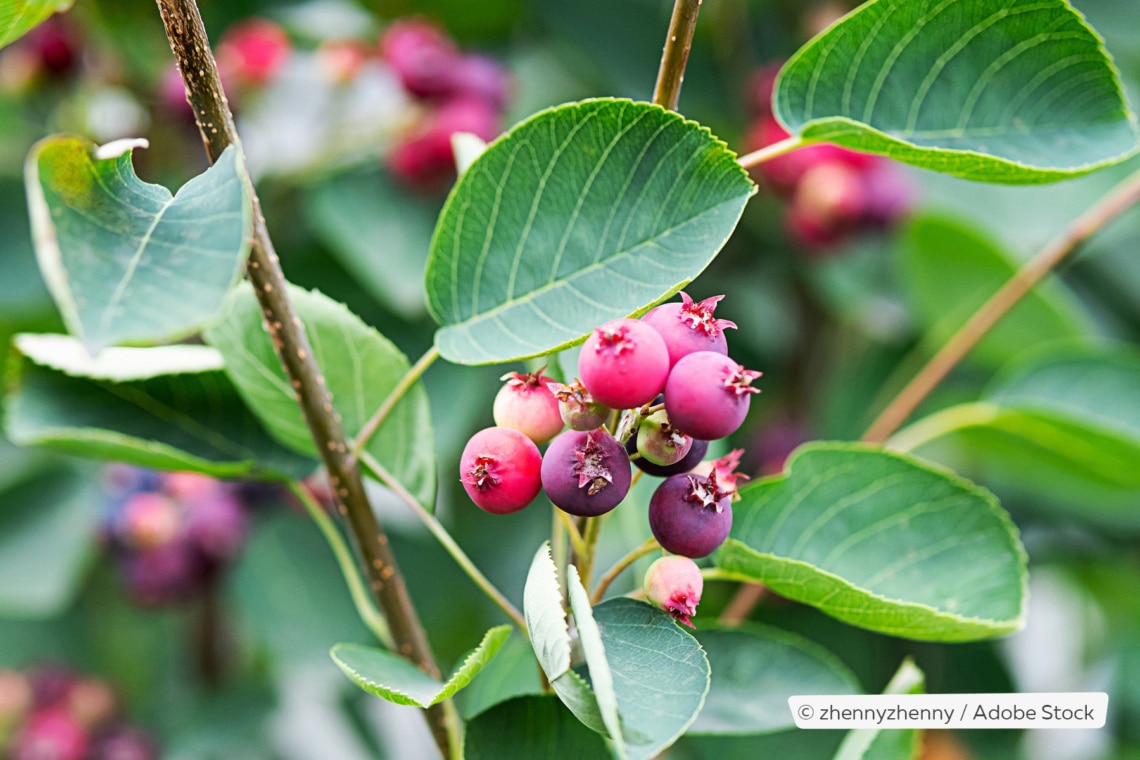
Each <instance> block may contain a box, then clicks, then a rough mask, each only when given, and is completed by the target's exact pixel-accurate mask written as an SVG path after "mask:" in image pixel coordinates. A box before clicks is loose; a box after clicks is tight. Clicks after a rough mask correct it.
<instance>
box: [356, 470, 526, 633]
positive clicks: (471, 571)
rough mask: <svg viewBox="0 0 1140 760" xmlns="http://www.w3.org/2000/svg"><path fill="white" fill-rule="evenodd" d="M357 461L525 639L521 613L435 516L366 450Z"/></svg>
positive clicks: (524, 626) (524, 625) (524, 624)
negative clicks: (432, 538) (413, 518)
mask: <svg viewBox="0 0 1140 760" xmlns="http://www.w3.org/2000/svg"><path fill="white" fill-rule="evenodd" d="M360 462H361V463H362V464H363V465H364V466H365V467H366V468H367V469H368V471H369V472H371V473H372V474H373V475H375V476H376V478H377V479H378V480H379V481H380V482H381V483H383V484H384V485H386V486H387V487H388V488H389V489H391V491H392V492H393V493H394V494H396V496H398V497H399V498H400V500H401V501H403V502H404V503H405V504H407V505H408V506H409V507H411V509H412V511H413V512H415V514H416V517H418V518H420V522H422V523H423V524H424V526H426V527H427V529H428V531H430V532H431V534H432V535H433V536H435V537H436V540H437V541H439V543H440V544H442V545H443V548H444V549H445V550H446V551H447V553H448V554H450V555H451V557H452V559H454V560H455V562H456V564H458V565H459V567H460V568H461V569H462V570H463V572H465V573H467V577H468V578H470V579H471V580H472V581H473V582H474V583H475V585H476V586H478V587H479V588H480V590H482V591H483V593H484V594H486V595H487V596H488V597H489V598H490V599H491V601H492V602H494V603H495V604H496V605H498V607H499V609H501V610H502V611H503V612H504V613H506V616H507V617H509V618H510V619H511V622H512V623H514V624H515V625H516V626H517V627H518V629H519V630H520V631H522V635H523V636H526V637H527V638H529V635H528V633H527V630H526V620H525V619H524V618H523V616H522V613H521V612H519V611H518V609H517V608H516V607H515V606H514V605H513V604H511V602H510V600H508V599H507V597H506V596H504V595H503V593H502V592H501V591H499V589H497V588H495V585H494V584H493V583H491V581H489V580H487V576H485V575H483V573H482V572H480V571H479V568H478V567H476V566H475V563H474V562H472V561H471V558H470V557H468V556H467V554H466V553H465V552H464V551H463V549H461V548H460V547H459V544H458V543H456V542H455V539H454V538H452V537H451V534H450V533H448V532H447V528H445V527H443V524H442V523H441V522H440V521H439V520H437V519H435V516H434V515H433V514H432V513H431V512H428V511H427V510H426V509H424V506H423V505H422V504H420V502H419V500H417V499H416V497H415V496H412V494H411V493H409V492H408V489H406V488H404V484H403V483H401V482H400V481H398V480H396V478H395V477H393V476H392V473H390V472H388V470H387V469H385V468H384V465H382V464H380V463H379V462H377V461H376V458H375V457H373V456H372V455H371V454H369V453H368V452H367V451H365V452H361V454H360Z"/></svg>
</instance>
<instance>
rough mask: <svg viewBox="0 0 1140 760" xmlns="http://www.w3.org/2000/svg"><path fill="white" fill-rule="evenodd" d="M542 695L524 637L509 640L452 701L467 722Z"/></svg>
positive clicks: (531, 655) (536, 670)
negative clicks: (503, 704)
mask: <svg viewBox="0 0 1140 760" xmlns="http://www.w3.org/2000/svg"><path fill="white" fill-rule="evenodd" d="M542 693H543V688H542V684H541V683H540V682H539V679H538V669H537V668H535V666H534V650H533V649H531V648H530V642H529V641H527V640H526V637H524V636H511V637H510V638H509V639H507V640H506V642H504V643H503V646H502V647H501V648H500V649H499V652H498V654H496V655H495V659H493V660H491V662H490V663H488V664H487V667H485V668H483V671H482V672H481V673H479V677H478V678H477V679H475V680H474V681H472V682H471V685H470V686H468V687H467V688H466V689H464V690H463V691H462V692H460V693H459V695H458V696H457V698H456V701H457V703H458V705H459V714H460V715H461V716H462V717H463V718H464V719H466V720H470V719H471V718H472V717H474V716H476V715H478V714H479V713H481V712H485V711H486V710H489V709H490V708H492V707H494V706H495V705H497V704H499V703H500V702H506V701H507V700H508V699H514V698H515V697H521V696H526V695H529V694H542Z"/></svg>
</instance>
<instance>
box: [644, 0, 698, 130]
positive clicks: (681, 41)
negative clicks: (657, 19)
mask: <svg viewBox="0 0 1140 760" xmlns="http://www.w3.org/2000/svg"><path fill="white" fill-rule="evenodd" d="M700 10H701V0H676V1H675V2H674V3H673V17H672V18H671V19H670V20H669V31H668V33H667V34H666V36H665V48H664V49H663V50H662V51H661V66H660V67H659V68H658V70H657V86H656V87H654V88H653V102H654V103H656V104H657V105H659V106H661V107H662V108H667V109H669V110H670V111H676V110H677V101H678V100H679V99H680V97H681V83H682V82H684V81H685V66H686V64H688V62H689V51H690V50H691V49H692V47H693V32H695V31H696V29H697V14H698V13H700Z"/></svg>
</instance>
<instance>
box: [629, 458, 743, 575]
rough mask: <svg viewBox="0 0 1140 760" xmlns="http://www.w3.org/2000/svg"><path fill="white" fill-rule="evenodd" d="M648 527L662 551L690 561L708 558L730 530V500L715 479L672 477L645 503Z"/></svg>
mask: <svg viewBox="0 0 1140 760" xmlns="http://www.w3.org/2000/svg"><path fill="white" fill-rule="evenodd" d="M649 527H650V529H651V530H652V531H653V536H654V537H655V538H656V539H657V542H658V543H659V544H661V546H662V547H664V548H665V550H666V551H670V552H672V553H673V554H682V555H684V556H686V557H692V558H693V559H697V558H700V557H705V556H708V555H709V554H712V553H713V552H714V551H716V548H717V547H718V546H720V545H721V544H723V543H724V540H725V539H726V538H728V533H729V531H730V530H731V529H732V496H731V495H730V494H729V493H728V492H726V491H724V490H722V489H721V488H720V486H718V485H717V482H716V478H715V477H713V478H706V477H704V476H701V475H693V474H691V473H687V474H684V475H674V476H672V477H670V478H666V479H665V480H664V481H663V482H662V483H661V485H659V486H658V487H657V490H656V491H654V492H653V496H652V497H651V498H650V499H649Z"/></svg>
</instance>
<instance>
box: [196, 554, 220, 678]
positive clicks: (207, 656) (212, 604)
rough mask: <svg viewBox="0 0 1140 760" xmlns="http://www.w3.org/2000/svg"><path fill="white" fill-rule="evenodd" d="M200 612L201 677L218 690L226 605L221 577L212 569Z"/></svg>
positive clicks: (199, 650)
mask: <svg viewBox="0 0 1140 760" xmlns="http://www.w3.org/2000/svg"><path fill="white" fill-rule="evenodd" d="M198 605H199V606H198V610H197V615H196V617H195V620H194V629H195V630H194V634H195V635H194V638H195V640H196V643H197V647H196V649H197V657H198V673H199V674H200V675H201V676H202V680H203V681H204V682H205V683H206V685H207V686H209V687H211V688H217V687H218V686H219V685H221V682H222V676H223V674H224V668H225V662H224V654H223V648H224V636H225V632H224V630H223V618H222V601H221V597H220V595H219V589H218V573H217V570H216V569H211V570H210V571H209V572H208V574H207V576H206V579H205V582H204V584H203V586H202V592H201V593H200V594H199V595H198Z"/></svg>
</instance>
